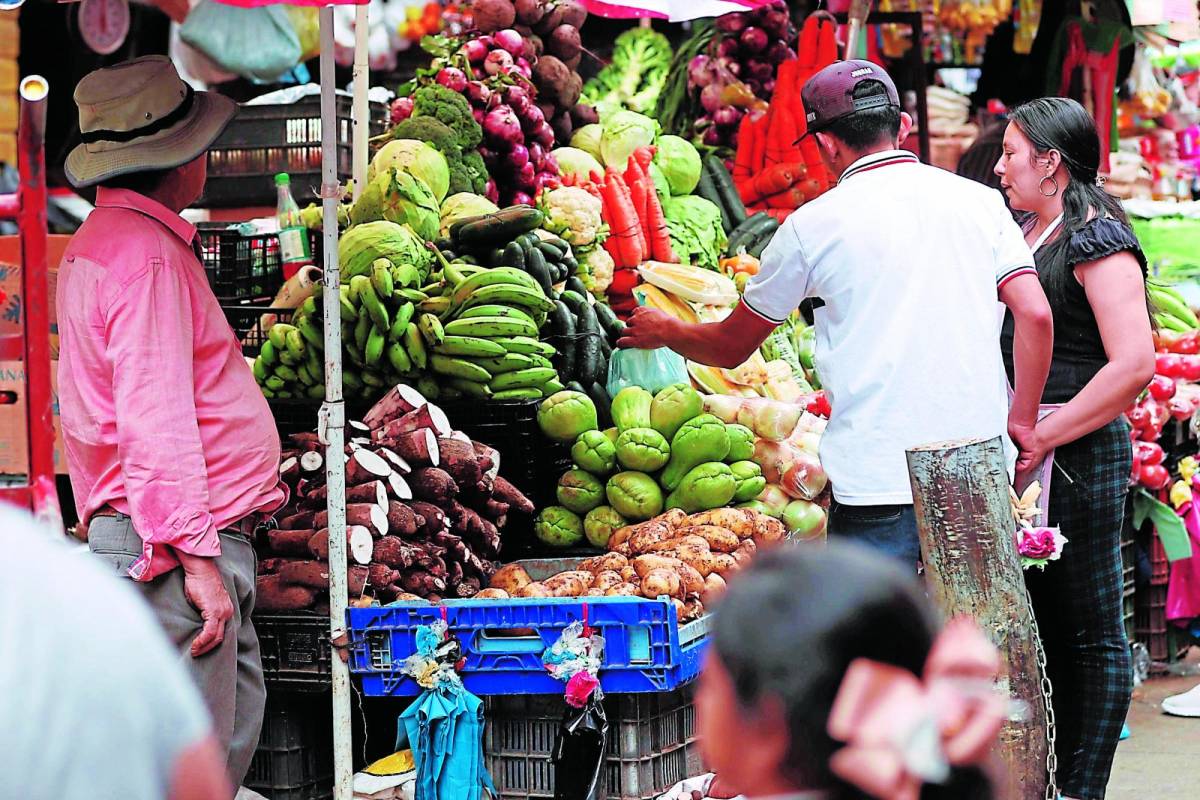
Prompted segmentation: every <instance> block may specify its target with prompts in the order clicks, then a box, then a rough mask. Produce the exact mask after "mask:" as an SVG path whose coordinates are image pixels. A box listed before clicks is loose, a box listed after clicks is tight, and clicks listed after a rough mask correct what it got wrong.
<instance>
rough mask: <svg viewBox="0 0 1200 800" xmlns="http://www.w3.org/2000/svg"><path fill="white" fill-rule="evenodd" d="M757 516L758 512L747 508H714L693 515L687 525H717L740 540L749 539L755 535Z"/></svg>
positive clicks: (688, 519)
mask: <svg viewBox="0 0 1200 800" xmlns="http://www.w3.org/2000/svg"><path fill="white" fill-rule="evenodd" d="M756 516H757V512H755V511H752V510H750V509H746V508H714V509H712V510H711V511H701V512H700V513H698V514H692V515H691V516H690V517H688V518H687V521H686V523H685V524H686V525H689V526H693V525H716V526H717V527H718V528H724V529H725V530H727V531H730V532H731V533H733V534H734V535H736V536H737V537H738V538H739V539H749V538H750V537H751V536H753V535H754V531H755V517H756ZM763 516H766V515H765V514H764V515H763ZM768 519H770V517H768Z"/></svg>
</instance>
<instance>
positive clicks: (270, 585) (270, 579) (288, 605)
mask: <svg viewBox="0 0 1200 800" xmlns="http://www.w3.org/2000/svg"><path fill="white" fill-rule="evenodd" d="M316 599H317V593H316V592H315V591H313V590H312V589H309V588H308V587H305V586H295V585H289V584H286V583H284V582H283V581H282V580H281V579H280V577H279V576H278V575H259V576H258V580H257V581H256V582H255V600H254V609H255V610H256V611H274V612H278V611H302V610H304V609H306V608H308V607H309V606H311V605H312V604H313V602H314V601H315V600H316Z"/></svg>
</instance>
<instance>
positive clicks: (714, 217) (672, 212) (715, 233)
mask: <svg viewBox="0 0 1200 800" xmlns="http://www.w3.org/2000/svg"><path fill="white" fill-rule="evenodd" d="M663 216H665V217H666V220H667V233H668V234H669V235H670V237H671V249H673V250H674V251H675V255H677V256H679V258H680V259H681V260H682V261H683V263H685V264H694V265H695V266H697V267H704V268H706V269H717V267H718V266H719V262H720V260H721V251H722V250H723V249H724V248H725V242H726V236H725V229H724V228H723V227H722V226H721V209H719V208H717V206H716V205H715V204H714V203H711V202H709V201H708V200H705V199H704V198H703V197H699V196H697V195H694V194H688V195H683V196H681V197H669V198H667V199H666V200H664V201H663Z"/></svg>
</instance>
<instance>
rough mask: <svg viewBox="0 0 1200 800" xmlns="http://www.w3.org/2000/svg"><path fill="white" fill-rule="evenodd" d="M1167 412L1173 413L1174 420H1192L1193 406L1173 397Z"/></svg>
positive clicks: (1186, 401) (1188, 402)
mask: <svg viewBox="0 0 1200 800" xmlns="http://www.w3.org/2000/svg"><path fill="white" fill-rule="evenodd" d="M1167 411H1169V412H1170V413H1171V417H1172V418H1173V419H1177V420H1180V421H1183V420H1186V419H1191V416H1192V404H1191V402H1190V401H1188V400H1184V399H1183V398H1182V397H1172V398H1171V399H1170V400H1169V401H1168V402H1167Z"/></svg>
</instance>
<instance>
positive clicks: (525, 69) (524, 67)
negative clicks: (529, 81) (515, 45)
mask: <svg viewBox="0 0 1200 800" xmlns="http://www.w3.org/2000/svg"><path fill="white" fill-rule="evenodd" d="M516 63H517V69H519V70H521V74H522V75H524V76H525V77H529V75H531V74H532V71H533V67H532V66H530V64H529V62H528V61H526V60H525V59H524V58H520V57H518V58H517V62H516Z"/></svg>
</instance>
